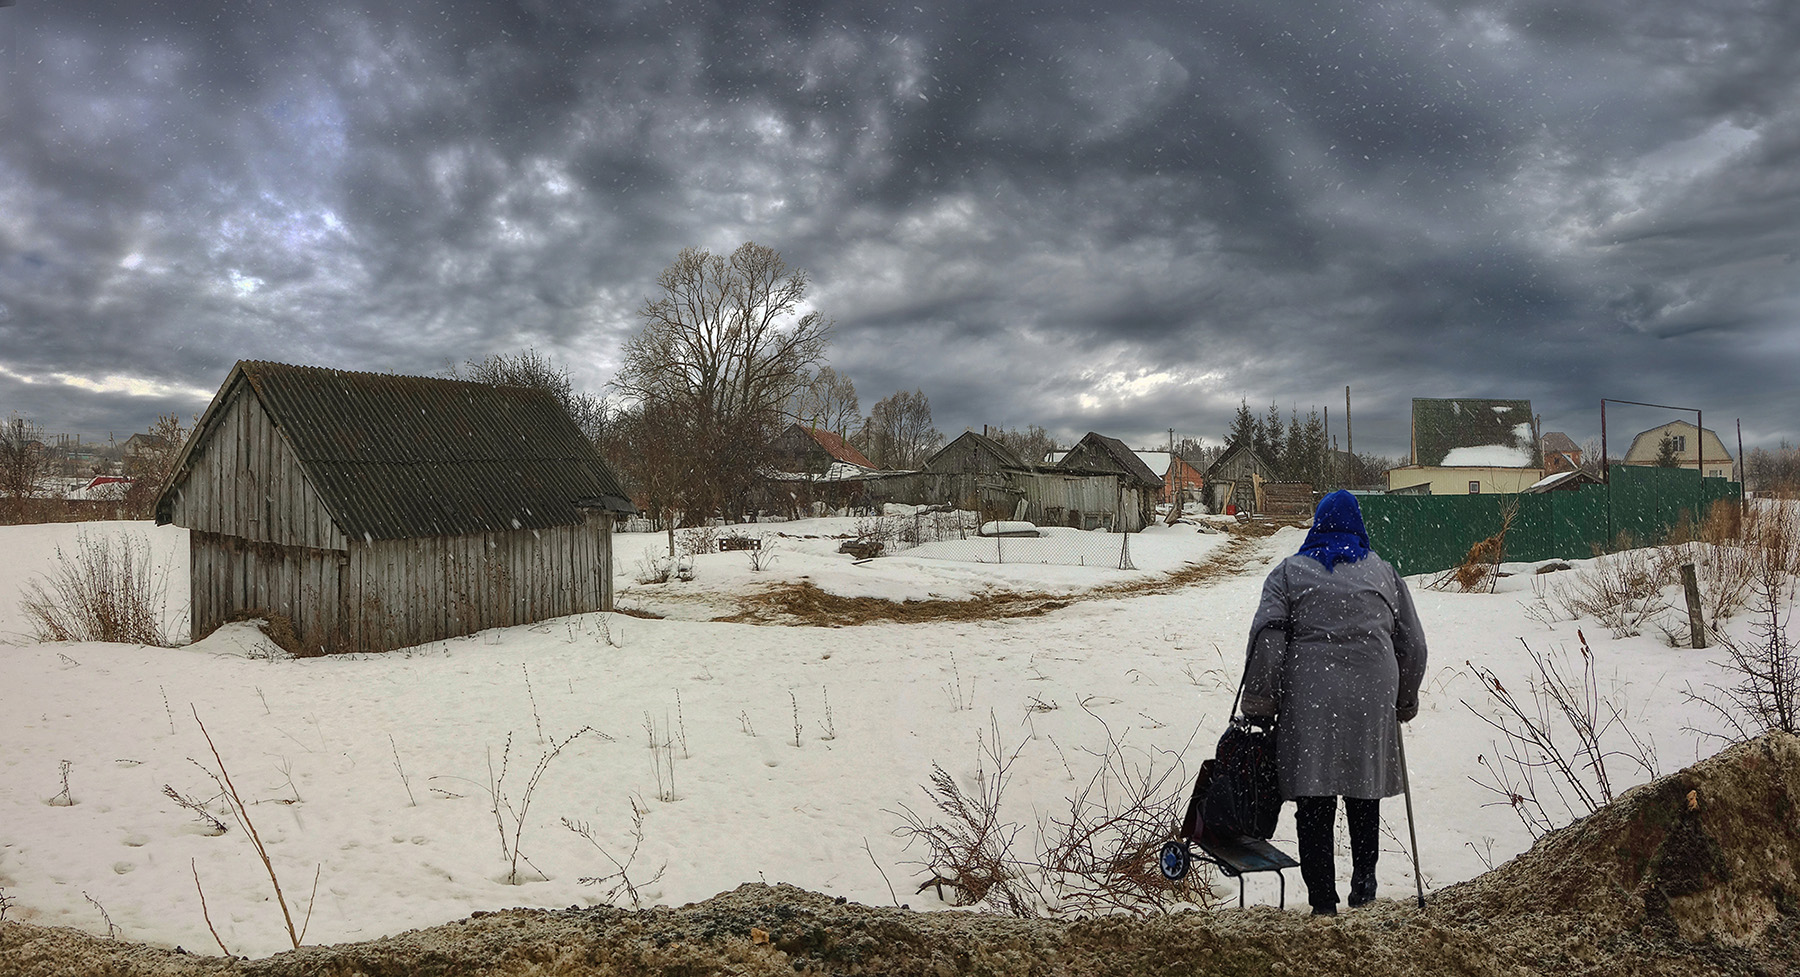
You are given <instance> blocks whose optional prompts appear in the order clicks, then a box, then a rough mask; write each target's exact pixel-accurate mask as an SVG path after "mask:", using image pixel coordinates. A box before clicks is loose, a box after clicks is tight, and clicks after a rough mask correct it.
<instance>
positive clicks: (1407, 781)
mask: <svg viewBox="0 0 1800 977" xmlns="http://www.w3.org/2000/svg"><path fill="white" fill-rule="evenodd" d="M1394 736H1395V737H1396V741H1397V742H1398V743H1399V744H1400V789H1401V791H1402V792H1403V793H1405V795H1406V833H1407V835H1408V836H1409V837H1411V838H1412V863H1413V884H1414V885H1416V886H1417V887H1418V890H1419V908H1420V909H1424V908H1425V877H1424V876H1422V875H1420V874H1419V831H1418V829H1417V828H1416V827H1414V826H1413V809H1412V778H1411V777H1408V776H1407V774H1406V727H1405V725H1404V724H1402V723H1400V722H1397V721H1396V722H1395V723H1394Z"/></svg>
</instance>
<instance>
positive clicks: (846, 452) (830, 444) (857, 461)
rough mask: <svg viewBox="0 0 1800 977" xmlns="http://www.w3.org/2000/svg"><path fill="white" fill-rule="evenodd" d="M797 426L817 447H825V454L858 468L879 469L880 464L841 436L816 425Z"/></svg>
mask: <svg viewBox="0 0 1800 977" xmlns="http://www.w3.org/2000/svg"><path fill="white" fill-rule="evenodd" d="M797 426H798V427H799V428H800V430H802V431H805V432H806V434H807V435H808V436H809V437H811V438H812V439H813V440H814V441H816V442H818V445H819V447H821V448H823V449H825V453H826V454H828V455H830V456H831V457H833V458H835V459H837V460H838V461H842V462H847V463H849V464H852V465H855V466H857V467H859V468H867V469H868V470H870V471H879V470H880V468H881V466H880V465H877V464H875V463H874V462H872V461H870V460H869V458H868V456H867V455H865V454H863V453H862V452H860V451H858V450H856V448H855V447H854V446H853V445H851V444H850V442H848V441H845V440H844V439H843V438H840V437H838V436H837V435H835V434H833V433H831V432H830V431H822V430H820V429H818V428H816V427H807V426H806V425H804V424H801V425H797Z"/></svg>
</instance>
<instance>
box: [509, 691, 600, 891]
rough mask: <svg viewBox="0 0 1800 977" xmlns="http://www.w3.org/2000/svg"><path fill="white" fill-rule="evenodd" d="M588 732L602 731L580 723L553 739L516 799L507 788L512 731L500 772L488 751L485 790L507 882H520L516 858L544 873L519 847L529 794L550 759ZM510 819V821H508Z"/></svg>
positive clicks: (534, 788)
mask: <svg viewBox="0 0 1800 977" xmlns="http://www.w3.org/2000/svg"><path fill="white" fill-rule="evenodd" d="M588 733H594V734H595V735H596V736H604V735H605V734H603V733H600V732H599V731H597V730H595V729H594V728H593V727H592V726H583V727H581V728H580V729H578V730H576V731H575V732H573V733H570V734H569V735H568V736H566V737H564V738H563V739H561V740H555V739H552V740H551V741H550V748H549V749H547V750H545V751H544V752H542V753H540V754H539V755H538V759H537V763H536V764H534V765H533V766H532V768H531V775H530V776H529V777H527V778H526V780H525V787H524V789H522V790H521V791H520V792H519V796H518V798H517V800H516V802H515V800H514V798H513V796H512V795H511V794H509V793H507V789H506V773H507V768H508V762H509V761H510V759H511V757H512V734H511V733H507V734H506V746H505V748H504V749H503V750H502V751H501V754H500V773H499V774H498V775H495V773H494V766H493V757H492V755H491V754H490V755H489V758H488V789H487V790H488V797H489V799H490V800H491V801H492V802H493V807H492V809H491V810H492V813H493V815H494V826H495V827H496V828H497V829H498V831H499V833H500V854H501V857H503V858H505V859H506V861H507V872H506V884H507V885H518V884H519V862H521V861H523V862H524V863H525V864H527V865H531V868H532V870H533V871H536V872H537V873H538V874H539V875H543V874H544V873H543V870H542V869H539V868H538V867H537V866H536V865H532V863H531V859H529V858H526V857H525V854H524V852H522V851H521V850H520V848H519V843H520V841H521V839H522V838H523V836H524V834H525V824H526V821H525V816H526V814H528V813H529V812H530V810H531V799H532V796H533V795H534V794H536V793H537V787H538V782H539V781H541V780H542V779H543V777H544V771H545V770H547V769H549V767H550V761H552V760H554V759H556V758H557V757H558V756H561V755H562V751H563V750H564V749H566V748H567V747H568V745H569V744H570V743H573V742H575V741H576V740H578V739H580V738H581V737H583V736H585V735H587V734H588ZM509 820H510V822H511V824H510V825H509V824H508V821H509Z"/></svg>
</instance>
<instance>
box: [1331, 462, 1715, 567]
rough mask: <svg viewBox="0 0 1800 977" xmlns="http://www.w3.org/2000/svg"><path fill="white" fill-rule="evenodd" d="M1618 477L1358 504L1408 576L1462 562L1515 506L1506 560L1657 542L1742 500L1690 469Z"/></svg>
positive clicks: (1379, 546) (1622, 472)
mask: <svg viewBox="0 0 1800 977" xmlns="http://www.w3.org/2000/svg"><path fill="white" fill-rule="evenodd" d="M1610 478H1611V484H1609V485H1583V486H1581V487H1580V488H1578V489H1573V490H1569V491H1562V492H1546V493H1542V494H1537V495H1411V496H1407V495H1370V496H1363V497H1361V498H1360V499H1359V500H1358V501H1359V502H1361V503H1362V510H1363V522H1364V524H1365V525H1367V526H1368V529H1369V540H1370V542H1371V543H1373V544H1374V546H1375V551H1376V552H1377V553H1380V554H1381V555H1382V556H1383V557H1386V558H1387V560H1388V562H1390V563H1392V564H1394V566H1395V568H1396V569H1398V570H1399V571H1400V572H1401V573H1407V574H1410V573H1434V572H1436V571H1439V570H1447V569H1449V568H1450V567H1453V566H1456V565H1458V564H1460V563H1462V561H1463V559H1464V558H1465V557H1466V556H1468V553H1469V548H1470V547H1471V546H1474V545H1475V544H1476V543H1478V542H1480V541H1482V540H1484V539H1486V538H1488V537H1489V536H1492V535H1494V534H1495V533H1497V532H1499V531H1500V526H1501V522H1502V518H1503V513H1504V511H1505V507H1507V506H1511V505H1517V506H1518V513H1517V515H1515V516H1514V518H1513V524H1512V528H1511V529H1509V530H1508V531H1507V534H1506V555H1505V559H1506V560H1507V561H1508V562H1521V563H1525V562H1533V561H1537V560H1550V559H1567V560H1573V559H1583V558H1586V557H1591V556H1593V555H1594V554H1596V553H1601V552H1606V551H1610V550H1613V549H1617V548H1619V547H1620V546H1623V545H1648V544H1653V543H1659V542H1662V541H1663V540H1664V539H1666V538H1668V536H1669V534H1670V533H1671V532H1673V531H1674V530H1675V529H1676V528H1677V527H1678V526H1681V525H1682V524H1683V523H1684V522H1687V523H1693V524H1697V523H1698V522H1700V521H1701V520H1702V519H1704V518H1705V515H1706V513H1707V512H1708V511H1709V510H1710V509H1711V507H1712V504H1713V503H1714V502H1718V501H1730V502H1731V503H1732V504H1734V505H1735V504H1738V503H1739V502H1740V501H1741V500H1742V487H1741V486H1740V485H1738V483H1736V482H1730V481H1727V480H1725V479H1723V478H1702V477H1701V476H1700V473H1699V472H1697V471H1695V470H1693V469H1691V468H1649V467H1643V466H1636V465H1630V466H1627V465H1616V466H1614V467H1613V469H1612V471H1611V473H1610Z"/></svg>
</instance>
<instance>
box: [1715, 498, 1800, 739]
mask: <svg viewBox="0 0 1800 977" xmlns="http://www.w3.org/2000/svg"><path fill="white" fill-rule="evenodd" d="M1759 508H1760V507H1759ZM1751 511H1752V512H1756V511H1758V510H1755V509H1753V510H1751ZM1745 522H1746V524H1747V526H1748V524H1750V523H1751V522H1752V520H1750V519H1746V520H1745ZM1752 532H1753V535H1751V534H1747V535H1749V538H1750V539H1751V540H1752V545H1751V546H1750V547H1749V548H1748V549H1749V551H1750V553H1751V554H1752V556H1753V560H1752V564H1753V565H1752V571H1751V585H1750V597H1749V603H1748V606H1749V609H1750V610H1751V612H1752V613H1753V614H1754V615H1755V618H1754V621H1753V623H1752V624H1751V625H1750V636H1749V637H1748V638H1734V637H1732V636H1731V635H1730V634H1727V633H1725V632H1723V631H1721V632H1719V635H1718V637H1719V645H1720V647H1722V648H1724V649H1725V654H1726V660H1725V661H1723V662H1719V663H1717V664H1718V665H1719V666H1720V667H1721V668H1722V669H1724V670H1725V672H1726V673H1727V674H1729V675H1731V676H1734V677H1735V678H1736V682H1735V683H1734V684H1732V685H1729V686H1720V685H1711V684H1709V685H1708V686H1707V687H1706V689H1707V691H1705V692H1698V693H1697V692H1694V691H1693V690H1691V689H1690V690H1689V692H1688V697H1689V698H1690V699H1694V700H1698V701H1700V702H1703V703H1705V704H1706V705H1708V706H1710V707H1711V708H1712V709H1713V710H1714V711H1716V712H1717V713H1718V714H1719V715H1720V716H1721V717H1722V718H1723V719H1724V720H1725V722H1726V724H1727V725H1729V726H1730V727H1731V729H1732V731H1733V735H1734V737H1735V738H1737V739H1748V738H1750V737H1752V736H1755V735H1758V734H1760V733H1762V732H1763V731H1765V730H1769V729H1780V730H1785V731H1787V732H1790V733H1793V732H1800V728H1797V727H1800V653H1797V652H1796V651H1795V648H1794V643H1793V640H1792V638H1790V637H1789V633H1788V622H1789V621H1790V620H1791V617H1792V614H1793V607H1794V600H1795V596H1796V589H1797V584H1796V576H1795V571H1796V570H1797V569H1800V517H1797V515H1796V512H1795V510H1794V508H1793V507H1791V506H1786V505H1783V506H1780V507H1779V508H1770V509H1766V510H1763V511H1762V512H1761V513H1760V514H1759V515H1758V517H1757V518H1756V520H1755V525H1754V527H1753V528H1752Z"/></svg>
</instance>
